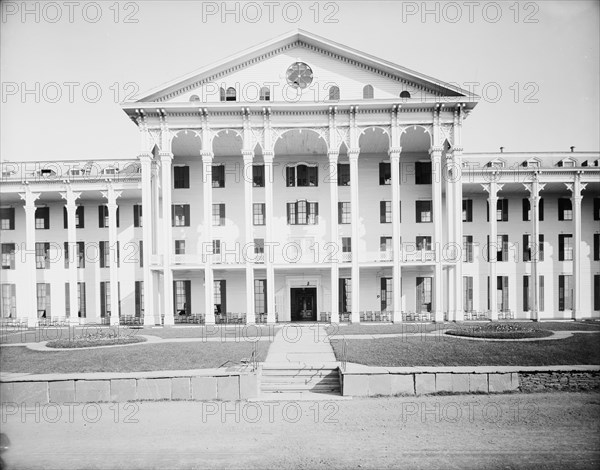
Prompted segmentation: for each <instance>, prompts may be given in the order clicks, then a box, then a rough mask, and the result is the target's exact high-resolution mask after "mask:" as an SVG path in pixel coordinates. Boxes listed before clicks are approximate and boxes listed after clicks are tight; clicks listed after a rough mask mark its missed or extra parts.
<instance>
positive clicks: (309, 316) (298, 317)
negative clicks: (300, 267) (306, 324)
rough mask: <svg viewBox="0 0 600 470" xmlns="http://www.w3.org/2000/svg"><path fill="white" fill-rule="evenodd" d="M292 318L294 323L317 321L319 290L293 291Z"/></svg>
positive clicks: (297, 289)
mask: <svg viewBox="0 0 600 470" xmlns="http://www.w3.org/2000/svg"><path fill="white" fill-rule="evenodd" d="M290 311H291V314H292V315H291V317H292V321H316V320H317V289H316V287H306V288H304V287H302V288H292V289H291V308H290Z"/></svg>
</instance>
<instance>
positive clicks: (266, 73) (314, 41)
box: [135, 30, 478, 103]
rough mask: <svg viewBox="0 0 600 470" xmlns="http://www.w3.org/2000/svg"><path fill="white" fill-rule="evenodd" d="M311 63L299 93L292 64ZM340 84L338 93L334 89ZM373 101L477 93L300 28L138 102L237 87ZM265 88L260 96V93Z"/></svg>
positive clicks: (292, 97)
mask: <svg viewBox="0 0 600 470" xmlns="http://www.w3.org/2000/svg"><path fill="white" fill-rule="evenodd" d="M297 62H301V63H303V64H306V65H308V67H310V72H311V82H310V84H308V85H307V86H306V88H304V89H303V90H302V91H301V93H299V92H298V89H297V88H295V87H294V86H290V84H289V82H288V75H287V73H286V72H287V71H288V69H289V68H290V66H291V65H292V64H294V63H297ZM332 87H337V88H338V89H339V97H338V96H337V95H336V94H335V90H333V91H332ZM267 89H268V90H269V93H268V95H269V97H268V100H267V101H271V102H298V101H299V102H307V101H313V102H326V101H342V102H343V101H356V100H363V99H372V100H401V99H402V100H405V101H412V102H419V101H426V102H432V101H443V100H444V98H449V99H452V100H454V99H459V100H464V101H467V102H470V101H477V99H478V97H477V96H476V95H474V94H472V93H469V92H468V91H465V90H461V89H459V88H457V87H454V86H453V85H450V84H448V83H444V82H442V81H439V80H435V79H433V78H431V77H428V76H425V75H423V74H419V73H417V72H414V71H412V70H409V69H406V68H403V67H400V66H398V65H395V64H392V63H390V62H387V61H384V60H382V59H378V58H376V57H373V56H371V55H368V54H365V53H362V52H360V51H357V50H354V49H351V48H348V47H346V46H343V45H340V44H337V43H335V42H332V41H329V40H327V39H325V38H321V37H319V36H316V35H313V34H311V33H307V32H305V31H302V30H298V31H295V32H292V33H288V34H286V35H284V36H281V37H279V38H276V39H273V40H271V41H268V42H267V43H264V44H260V45H258V46H255V47H252V48H250V49H248V50H245V51H242V52H240V53H239V54H236V55H234V56H231V57H229V58H227V59H224V60H222V61H220V62H218V63H216V64H212V65H210V66H207V67H204V68H202V69H200V70H196V71H194V72H192V73H190V74H188V75H187V76H185V77H182V78H179V79H177V80H173V81H172V82H170V83H167V84H164V85H162V86H160V87H158V88H155V89H153V90H150V91H148V92H146V93H144V94H142V95H140V96H139V97H138V98H137V100H135V102H137V103H153V102H163V103H186V102H190V101H192V102H193V101H197V102H199V103H216V102H220V101H224V97H223V96H224V95H232V94H233V93H234V92H235V100H234V101H236V102H237V103H252V102H254V103H256V102H260V101H262V100H264V98H265V96H264V95H265V91H266V90H267ZM261 90H262V92H263V93H262V96H261Z"/></svg>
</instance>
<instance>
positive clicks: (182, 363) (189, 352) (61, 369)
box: [0, 341, 270, 374]
mask: <svg viewBox="0 0 600 470" xmlns="http://www.w3.org/2000/svg"><path fill="white" fill-rule="evenodd" d="M269 345H270V342H268V341H258V342H257V347H258V360H259V361H264V359H265V357H266V354H267V350H268V348H269ZM252 348H253V344H252V343H250V342H248V341H240V342H239V343H238V342H227V343H225V342H216V341H213V342H206V343H204V342H193V343H164V344H140V345H139V346H128V347H127V348H107V349H91V350H86V349H81V350H78V351H52V352H40V351H32V350H30V349H27V348H26V347H25V346H23V347H19V346H13V347H8V348H0V370H2V372H26V373H32V374H44V373H57V374H60V373H76V372H139V371H153V370H188V369H204V368H214V367H220V366H222V365H225V366H230V365H234V364H240V363H241V359H242V358H250V356H251V354H252Z"/></svg>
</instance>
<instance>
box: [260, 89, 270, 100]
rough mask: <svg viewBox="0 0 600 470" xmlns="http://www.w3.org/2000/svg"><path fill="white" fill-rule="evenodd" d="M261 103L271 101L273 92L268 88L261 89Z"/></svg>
mask: <svg viewBox="0 0 600 470" xmlns="http://www.w3.org/2000/svg"><path fill="white" fill-rule="evenodd" d="M260 101H271V90H269V87H268V86H264V87H262V88H261V89H260Z"/></svg>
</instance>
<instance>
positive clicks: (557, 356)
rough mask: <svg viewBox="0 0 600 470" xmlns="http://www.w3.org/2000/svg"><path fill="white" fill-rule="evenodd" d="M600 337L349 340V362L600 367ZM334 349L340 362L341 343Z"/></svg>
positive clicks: (404, 364) (396, 364) (392, 365)
mask: <svg viewBox="0 0 600 470" xmlns="http://www.w3.org/2000/svg"><path fill="white" fill-rule="evenodd" d="M599 340H600V335H597V334H581V335H577V334H576V335H574V336H573V337H571V338H566V339H562V340H555V341H526V342H514V343H503V342H488V341H469V340H466V339H460V338H452V337H449V336H435V337H414V336H413V337H408V336H405V337H396V338H385V339H364V340H361V339H355V340H352V339H350V340H347V342H348V355H347V360H348V361H349V362H356V363H359V364H365V365H370V366H387V367H410V366H430V367H435V366H545V365H573V364H594V365H600V341H599ZM332 346H333V349H334V352H335V354H336V357H337V358H338V360H339V359H340V358H341V349H342V347H341V341H333V342H332Z"/></svg>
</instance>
